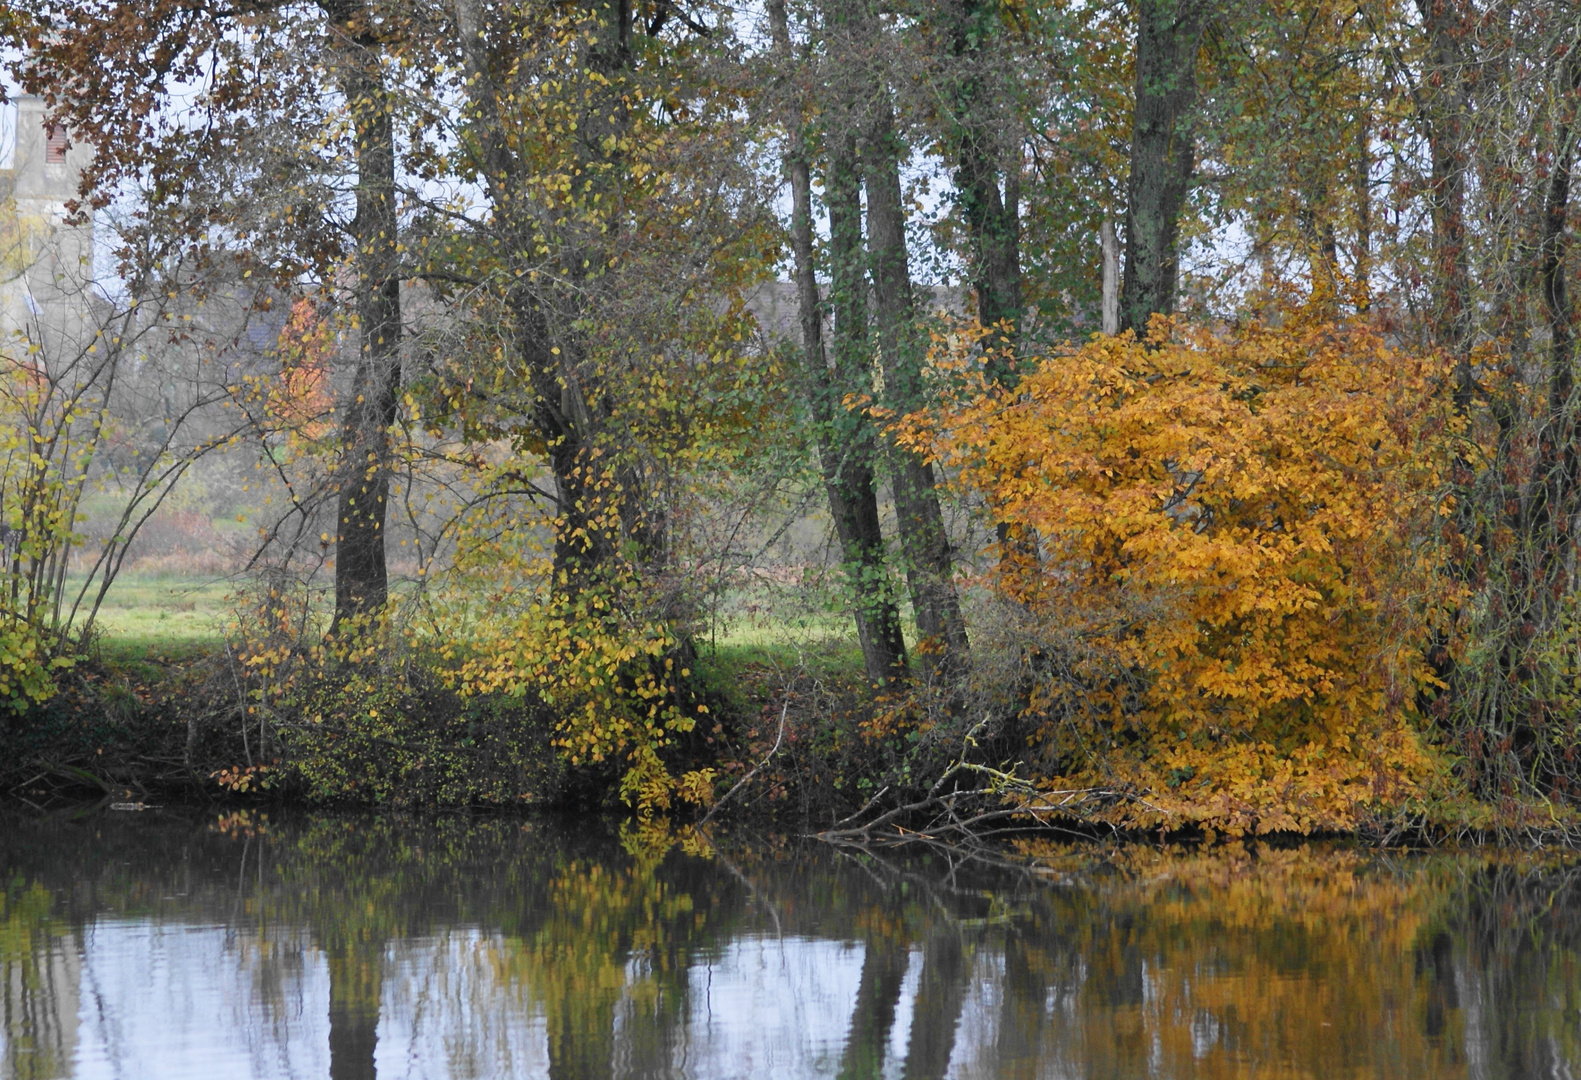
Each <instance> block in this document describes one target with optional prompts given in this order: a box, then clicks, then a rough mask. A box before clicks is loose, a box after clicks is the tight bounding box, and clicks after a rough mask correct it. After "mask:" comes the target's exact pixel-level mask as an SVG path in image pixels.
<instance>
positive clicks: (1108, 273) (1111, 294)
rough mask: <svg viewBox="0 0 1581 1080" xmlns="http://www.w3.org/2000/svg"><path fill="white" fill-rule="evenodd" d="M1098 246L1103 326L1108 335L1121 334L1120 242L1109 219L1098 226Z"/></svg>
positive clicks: (1105, 219)
mask: <svg viewBox="0 0 1581 1080" xmlns="http://www.w3.org/2000/svg"><path fill="white" fill-rule="evenodd" d="M1098 246H1099V248H1100V250H1101V254H1102V257H1103V290H1102V292H1101V293H1100V294H1099V295H1100V297H1101V302H1102V309H1101V318H1102V322H1101V324H1100V325H1101V326H1102V327H1103V332H1104V333H1106V334H1118V333H1119V332H1120V240H1119V237H1117V236H1115V234H1114V222H1112V221H1110V220H1109V219H1108V218H1104V219H1103V224H1101V225H1099V226H1098Z"/></svg>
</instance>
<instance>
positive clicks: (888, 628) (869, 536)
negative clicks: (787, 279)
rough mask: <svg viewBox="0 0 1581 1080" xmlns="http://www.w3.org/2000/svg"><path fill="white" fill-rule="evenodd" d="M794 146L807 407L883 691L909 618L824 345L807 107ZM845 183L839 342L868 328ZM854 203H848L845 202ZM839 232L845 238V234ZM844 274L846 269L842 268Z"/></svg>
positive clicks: (901, 661)
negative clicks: (854, 296) (893, 587)
mask: <svg viewBox="0 0 1581 1080" xmlns="http://www.w3.org/2000/svg"><path fill="white" fill-rule="evenodd" d="M768 9H769V20H770V26H771V29H772V32H773V36H774V45H775V49H776V50H777V51H778V53H779V55H780V56H781V58H782V63H784V64H786V65H787V66H788V65H789V64H790V61H791V44H790V29H789V27H788V25H787V22H786V15H785V3H784V0H770V2H769V8H768ZM789 113H790V115H789V117H788V122H787V124H786V126H787V128H788V130H789V140H788V142H789V146H788V149H787V152H786V154H785V163H784V164H785V173H786V176H787V177H788V178H789V180H790V186H791V250H792V254H793V256H794V258H795V264H796V267H795V273H796V300H797V309H798V314H799V316H800V322H801V339H802V378H803V386H804V390H805V394H806V397H807V402H808V405H809V407H810V408H811V411H812V416H813V424H814V426H815V428H816V430H817V440H818V461H819V465H820V467H821V470H822V473H823V481H824V492H825V495H826V496H827V498H828V500H829V516H830V517H831V518H833V519H834V527H835V537H836V539H837V540H838V541H839V544H840V557H841V562H842V564H843V566H844V567H845V572H846V574H847V576H848V578H849V579H850V586H851V590H852V593H853V596H854V600H855V603H854V607H855V619H856V631H857V638H858V640H859V641H860V642H861V646H862V665H863V669H864V671H865V672H866V674H867V677H868V679H869V680H870V681H871V682H873V683H875V684H879V685H882V684H884V683H887V682H889V681H890V680H892V679H894V678H896V677H897V676H898V675H899V674H901V673H903V672H904V671H905V667H906V651H905V650H906V646H905V639H904V638H903V637H902V636H901V632H900V615H899V612H898V611H897V610H896V608H895V603H894V598H893V595H892V594H891V592H890V589H889V582H888V571H887V569H886V568H885V565H884V559H883V536H882V533H881V532H880V529H879V520H878V496H877V492H876V489H875V484H874V480H873V465H872V461H873V454H872V445H871V434H870V432H869V431H868V425H867V423H866V421H865V420H864V419H862V418H861V417H857V416H853V415H851V414H850V413H849V412H848V411H847V410H846V409H845V407H844V406H843V405H842V404H841V399H842V397H843V394H842V392H841V382H840V380H839V379H838V378H837V376H838V375H839V374H841V373H842V372H844V371H845V368H843V367H839V366H837V368H836V370H835V371H834V372H831V370H830V365H829V362H828V356H827V354H826V353H825V351H824V341H823V301H822V299H821V298H820V297H819V295H818V278H817V263H816V261H815V256H814V252H813V228H812V173H811V168H810V166H809V165H808V161H807V150H806V140H805V138H804V136H803V132H802V125H803V122H804V118H803V116H802V111H801V109H800V108H799V107H795V108H792V109H790V110H789ZM846 174H847V175H845V176H844V177H843V179H842V182H841V183H840V184H838V185H836V184H835V183H833V182H832V181H831V185H830V211H829V213H830V224H831V232H836V231H837V232H838V240H839V243H838V244H836V245H834V246H836V247H838V248H839V249H840V250H841V252H842V253H843V260H844V269H843V270H842V271H841V272H840V277H839V278H838V280H837V286H838V287H837V288H836V289H834V290H832V291H833V292H835V294H836V295H835V297H834V299H835V300H836V304H837V305H838V303H839V296H840V289H842V288H843V289H845V290H848V291H849V290H850V289H852V288H853V287H855V288H856V289H857V290H858V297H859V303H858V305H857V309H856V311H855V312H853V311H852V310H850V308H849V307H847V308H846V309H844V310H843V311H842V314H841V315H840V318H841V319H842V320H843V321H844V325H843V326H842V327H841V329H840V331H839V332H840V333H841V334H844V335H849V334H851V333H852V328H851V326H850V320H851V319H852V318H854V317H856V316H857V315H858V314H860V317H861V318H862V319H863V320H864V322H865V320H866V313H865V312H866V300H865V296H862V294H861V292H860V276H859V275H860V264H859V263H858V264H857V265H856V267H855V269H856V272H857V274H858V278H857V280H856V281H855V282H852V281H851V280H850V271H851V269H852V266H851V261H852V259H853V256H854V253H853V252H851V251H850V250H849V247H850V243H851V239H850V236H849V233H850V227H851V221H850V216H851V213H852V212H853V210H854V212H855V213H856V214H857V215H858V217H857V221H856V223H855V224H856V228H857V230H858V234H857V237H856V244H857V245H858V246H859V245H860V243H861V236H860V228H861V220H860V213H861V210H860V208H859V207H852V206H851V205H850V200H851V199H853V198H855V197H856V192H855V191H854V190H853V188H854V186H855V176H854V163H852V164H851V165H849V166H848V167H847V169H846ZM841 196H844V197H845V199H846V200H847V201H846V202H845V203H843V204H842V203H840V197H841ZM836 223H838V229H836ZM836 262H837V265H839V264H840V262H841V260H840V259H839V258H837V259H836Z"/></svg>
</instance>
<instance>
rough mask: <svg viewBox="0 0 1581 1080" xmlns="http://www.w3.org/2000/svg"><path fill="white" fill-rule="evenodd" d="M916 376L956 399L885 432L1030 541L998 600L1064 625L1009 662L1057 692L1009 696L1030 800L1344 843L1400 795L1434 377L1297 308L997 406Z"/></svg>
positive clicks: (1417, 776)
mask: <svg viewBox="0 0 1581 1080" xmlns="http://www.w3.org/2000/svg"><path fill="white" fill-rule="evenodd" d="M936 362H937V363H938V364H939V366H940V367H941V368H943V369H945V370H946V371H948V370H949V369H952V368H953V369H954V372H955V373H956V376H957V378H959V379H962V380H964V382H965V384H966V386H967V389H968V393H967V394H966V395H965V397H964V398H961V399H957V400H958V401H959V402H960V403H958V404H956V405H953V406H951V407H949V408H946V409H944V410H943V411H942V413H941V415H938V416H935V417H932V418H924V417H913V418H910V420H909V421H908V422H907V424H906V425H905V427H906V431H907V434H906V436H905V437H907V438H909V439H910V440H912V442H913V443H914V444H916V445H929V446H931V447H932V449H933V451H934V452H935V453H936V454H937V455H938V456H939V457H940V458H942V459H943V460H944V461H945V462H946V463H948V464H949V465H951V466H953V467H954V468H955V469H956V470H957V471H958V473H957V475H958V481H959V483H960V484H961V485H963V486H964V487H965V488H966V489H967V490H968V492H969V493H973V494H975V495H977V496H978V497H979V498H980V499H981V500H982V501H983V502H985V503H986V504H987V506H988V507H989V508H990V510H991V513H992V514H993V516H994V518H995V519H996V521H997V522H999V523H1002V524H1003V525H1006V526H1009V535H1019V536H1022V537H1031V538H1032V542H1031V543H1030V544H1029V543H1026V542H1022V543H1019V544H1015V545H1010V544H1007V545H1005V547H1006V549H1007V550H1006V551H1004V552H1003V553H1002V558H1001V559H1000V560H999V563H998V566H999V569H998V570H997V571H996V572H995V579H994V584H995V585H996V587H997V588H998V589H999V590H1000V591H1001V592H1002V593H1003V594H1004V595H1005V596H1006V597H1008V598H1010V599H1011V600H1012V601H1013V602H1014V604H1015V605H1017V606H1019V607H1020V608H1022V609H1023V610H1025V611H1027V612H1029V613H1031V617H1032V618H1033V621H1034V622H1038V623H1041V624H1042V625H1045V626H1049V625H1053V626H1060V627H1063V628H1065V630H1067V631H1071V630H1073V629H1074V630H1076V631H1079V632H1078V633H1077V637H1079V638H1080V639H1081V640H1080V643H1079V644H1080V647H1079V648H1075V649H1071V648H1069V647H1066V646H1057V647H1055V648H1064V649H1065V651H1066V655H1064V656H1060V657H1054V656H1050V655H1048V652H1049V651H1051V650H1050V649H1042V650H1041V652H1040V647H1039V646H1038V645H1037V644H1036V643H1026V645H1027V652H1028V659H1027V661H1026V664H1025V667H1026V668H1027V669H1029V670H1032V671H1034V672H1044V673H1049V672H1058V675H1057V676H1055V675H1047V674H1046V675H1045V676H1044V677H1040V678H1035V679H1034V680H1032V681H1033V685H1032V686H1031V687H1030V688H1029V689H1028V690H1027V693H1028V695H1029V697H1028V698H1026V699H1024V700H1025V701H1029V704H1028V705H1027V717H1028V718H1030V719H1032V720H1033V721H1035V723H1034V725H1033V726H1034V729H1035V735H1034V736H1033V738H1034V742H1035V743H1036V745H1037V746H1038V748H1039V749H1041V751H1042V752H1043V753H1044V755H1045V757H1044V763H1045V776H1046V778H1047V779H1048V780H1049V782H1051V783H1052V784H1054V785H1058V786H1061V787H1066V786H1097V787H1106V788H1118V789H1121V790H1125V791H1129V792H1131V793H1133V794H1135V795H1137V796H1139V797H1140V798H1139V799H1137V800H1136V801H1129V802H1126V803H1124V804H1122V805H1121V808H1120V809H1118V810H1117V811H1115V814H1116V815H1117V818H1118V819H1119V820H1121V821H1123V823H1125V824H1128V825H1135V826H1147V827H1180V826H1186V825H1191V824H1197V825H1200V826H1202V827H1207V828H1217V829H1224V830H1227V831H1231V832H1247V831H1253V832H1271V831H1279V830H1295V831H1300V832H1308V831H1312V830H1320V829H1350V828H1354V827H1355V826H1356V825H1357V824H1358V823H1359V822H1360V821H1361V820H1362V819H1363V818H1364V817H1365V815H1367V814H1368V813H1369V812H1371V811H1372V810H1373V809H1375V808H1378V807H1380V806H1384V805H1394V804H1398V803H1399V802H1400V801H1402V800H1406V799H1409V798H1412V797H1414V795H1415V794H1417V793H1418V792H1419V790H1420V785H1421V784H1422V783H1423V781H1424V780H1425V779H1426V778H1427V777H1429V776H1430V775H1431V774H1433V772H1434V771H1435V768H1436V763H1435V760H1434V758H1433V755H1432V753H1431V750H1430V748H1429V747H1428V746H1427V744H1426V742H1425V740H1424V738H1423V729H1422V725H1421V724H1420V723H1419V720H1418V717H1417V715H1416V713H1415V704H1416V700H1417V697H1418V692H1419V691H1420V690H1421V689H1422V688H1423V685H1424V683H1425V682H1426V681H1427V680H1428V679H1429V674H1428V671H1427V669H1426V667H1425V665H1424V663H1423V659H1422V656H1423V651H1422V646H1423V644H1424V641H1425V638H1426V636H1427V634H1428V632H1429V630H1430V627H1431V625H1432V620H1433V618H1434V617H1435V616H1434V611H1432V610H1430V609H1429V606H1428V604H1427V603H1426V602H1425V600H1424V598H1425V597H1427V596H1428V595H1429V590H1428V585H1429V583H1430V582H1433V581H1434V568H1435V566H1436V562H1437V558H1438V556H1437V554H1436V552H1437V551H1438V545H1436V544H1434V543H1433V542H1432V540H1433V537H1434V536H1435V535H1436V533H1437V531H1438V529H1439V527H1440V525H1441V521H1440V518H1441V516H1442V515H1444V514H1445V513H1447V508H1446V507H1445V505H1444V501H1443V499H1442V498H1441V497H1440V493H1441V491H1442V489H1443V483H1442V473H1443V470H1444V468H1445V465H1446V463H1447V461H1448V455H1447V453H1446V449H1447V447H1446V444H1447V440H1448V438H1449V437H1450V436H1451V434H1452V432H1453V430H1454V427H1455V423H1454V420H1453V414H1452V410H1451V408H1450V405H1449V402H1448V401H1447V395H1446V394H1445V392H1444V376H1445V369H1444V368H1443V366H1442V365H1441V364H1440V363H1438V362H1437V361H1434V360H1428V359H1423V358H1419V357H1413V356H1408V355H1404V354H1402V353H1400V352H1399V351H1397V350H1395V349H1393V348H1391V347H1389V346H1388V345H1387V344H1386V343H1385V341H1384V340H1383V339H1382V338H1381V337H1380V336H1379V334H1378V333H1376V332H1375V331H1373V330H1372V329H1369V328H1368V327H1366V326H1364V325H1360V324H1335V323H1332V322H1323V321H1318V320H1314V319H1308V318H1306V317H1304V316H1303V314H1302V313H1300V312H1297V313H1293V314H1291V315H1290V316H1289V317H1288V318H1287V319H1286V321H1285V322H1284V324H1283V325H1282V326H1279V327H1272V326H1267V325H1261V324H1255V325H1251V326H1247V327H1245V328H1242V329H1239V330H1237V331H1235V332H1233V333H1226V334H1216V333H1213V332H1209V331H1207V330H1199V329H1188V328H1185V327H1178V326H1172V325H1170V324H1169V323H1168V322H1165V321H1162V320H1160V321H1157V322H1155V325H1154V326H1153V328H1152V331H1151V333H1150V334H1149V336H1148V339H1147V340H1146V341H1138V340H1136V339H1135V338H1134V337H1132V336H1131V335H1129V334H1126V335H1122V336H1118V337H1100V338H1095V339H1094V340H1093V341H1091V342H1090V343H1088V344H1086V345H1084V346H1082V347H1079V348H1073V349H1070V350H1068V351H1065V352H1061V353H1059V354H1056V355H1053V356H1049V357H1047V358H1045V359H1043V360H1041V361H1040V362H1038V363H1037V365H1036V368H1035V370H1034V371H1032V372H1031V373H1029V374H1028V375H1027V376H1026V377H1025V378H1023V379H1022V381H1021V382H1020V383H1019V385H1017V386H1016V387H1015V388H1014V389H1013V390H1006V389H1001V388H998V387H995V386H992V385H990V384H988V383H987V382H985V381H984V380H983V379H982V377H981V376H980V375H977V374H974V373H973V372H974V371H975V370H976V365H974V364H973V362H972V361H970V360H969V359H968V358H967V357H966V356H965V355H964V354H961V355H959V356H957V357H956V358H954V359H948V358H946V359H943V360H938V361H936ZM1033 548H1035V549H1036V550H1035V551H1033V550H1032V549H1033ZM1435 589H1436V592H1434V593H1433V594H1432V595H1434V596H1436V597H1437V598H1438V600H1439V602H1442V600H1443V595H1442V594H1443V589H1442V582H1441V581H1438V582H1436V583H1435ZM1069 640H1071V639H1070V638H1067V641H1069Z"/></svg>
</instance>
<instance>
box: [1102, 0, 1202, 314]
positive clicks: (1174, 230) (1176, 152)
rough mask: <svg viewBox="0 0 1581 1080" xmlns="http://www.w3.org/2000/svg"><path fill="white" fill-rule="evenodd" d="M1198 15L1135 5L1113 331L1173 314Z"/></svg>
mask: <svg viewBox="0 0 1581 1080" xmlns="http://www.w3.org/2000/svg"><path fill="white" fill-rule="evenodd" d="M1205 7H1206V4H1205V3H1204V0H1140V3H1139V4H1138V5H1137V15H1136V103H1135V116H1134V119H1133V121H1132V125H1131V178H1130V182H1129V188H1128V191H1127V198H1126V209H1125V284H1124V287H1123V288H1122V289H1121V295H1120V327H1121V329H1124V330H1135V331H1136V332H1137V333H1138V334H1140V333H1142V332H1144V331H1145V330H1146V329H1147V320H1148V319H1149V317H1151V316H1152V315H1154V314H1159V313H1162V314H1165V315H1168V314H1170V313H1172V312H1173V311H1174V310H1175V292H1176V290H1177V288H1178V286H1179V281H1180V215H1181V211H1182V210H1183V208H1184V207H1185V204H1186V196H1187V194H1189V192H1190V190H1191V173H1192V170H1193V169H1194V168H1195V167H1196V147H1195V138H1194V135H1193V132H1192V118H1191V114H1192V110H1193V109H1194V108H1195V106H1196V102H1197V50H1198V49H1199V48H1200V46H1201V44H1202V32H1203V28H1204V24H1205V21H1206V20H1205V15H1206V12H1205V10H1204V9H1205Z"/></svg>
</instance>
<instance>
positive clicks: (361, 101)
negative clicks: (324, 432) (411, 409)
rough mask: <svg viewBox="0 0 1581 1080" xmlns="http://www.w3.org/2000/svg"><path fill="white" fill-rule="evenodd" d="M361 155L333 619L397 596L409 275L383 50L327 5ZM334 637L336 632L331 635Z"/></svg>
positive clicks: (356, 15) (350, 4)
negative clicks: (394, 484) (393, 476)
mask: <svg viewBox="0 0 1581 1080" xmlns="http://www.w3.org/2000/svg"><path fill="white" fill-rule="evenodd" d="M324 11H325V14H326V15H328V16H329V20H330V45H331V48H332V50H333V52H334V55H335V58H336V62H337V65H338V67H339V70H338V72H337V75H338V78H339V82H340V85H341V92H342V93H344V94H345V96H346V103H347V107H348V108H349V109H350V111H351V117H352V124H353V133H354V139H355V150H356V159H357V192H356V198H357V215H356V217H355V218H354V219H353V221H352V234H353V236H354V237H355V239H356V244H357V254H356V260H355V264H354V269H355V271H356V278H357V284H356V300H357V334H358V349H357V367H356V372H355V375H354V377H353V380H352V386H351V391H350V393H349V395H348V397H347V399H346V401H345V404H344V406H343V409H342V421H341V425H342V427H341V438H342V442H343V447H342V450H341V459H340V462H339V463H338V465H337V467H336V474H337V482H338V487H339V491H338V495H337V499H336V525H337V529H336V545H335V619H334V626H335V627H339V626H340V624H341V623H342V622H344V621H345V620H346V619H350V618H354V617H356V616H360V615H366V614H371V613H373V612H376V611H378V610H379V609H381V608H382V607H384V604H385V602H386V600H387V599H388V598H389V575H388V570H387V567H386V563H385V520H386V518H387V516H388V509H389V508H388V503H389V495H390V471H391V462H390V434H389V433H390V426H391V425H392V424H394V423H395V417H396V408H397V405H398V402H399V399H400V387H401V292H400V289H401V278H400V256H399V254H398V253H397V236H398V229H397V224H398V223H397V220H396V203H395V136H394V130H393V121H392V118H391V115H390V99H389V92H388V89H387V88H386V87H385V85H384V79H383V76H382V74H381V72H380V67H379V62H380V57H379V44H378V41H377V39H376V38H375V36H374V34H373V30H372V28H371V27H370V26H369V25H368V12H367V10H366V9H365V8H364V7H363V6H362V4H360V3H357V2H356V0H336V2H333V3H326V4H325V5H324ZM332 632H333V630H332Z"/></svg>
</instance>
